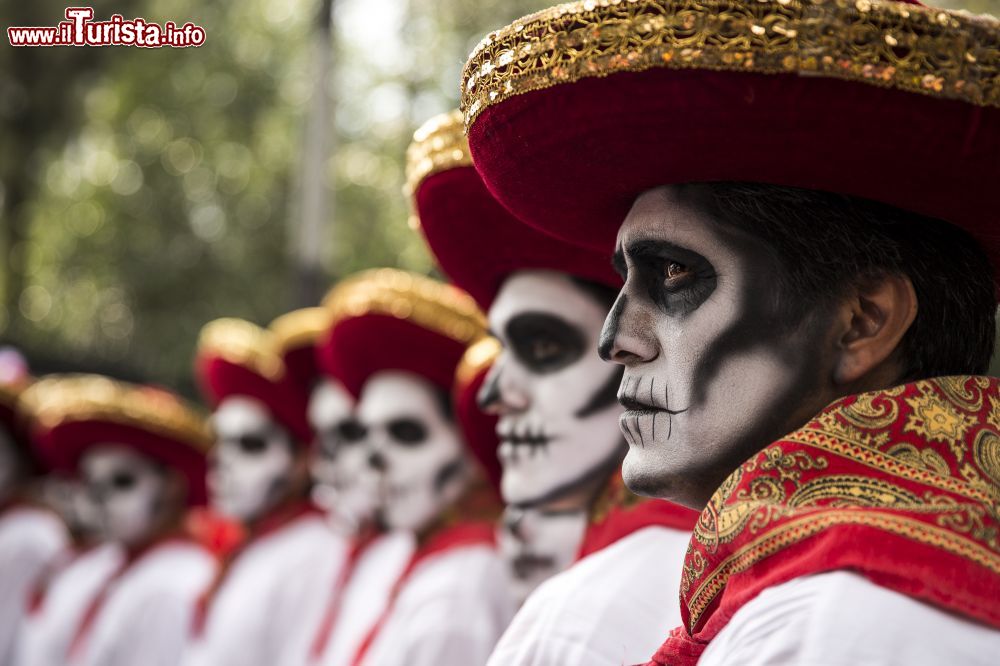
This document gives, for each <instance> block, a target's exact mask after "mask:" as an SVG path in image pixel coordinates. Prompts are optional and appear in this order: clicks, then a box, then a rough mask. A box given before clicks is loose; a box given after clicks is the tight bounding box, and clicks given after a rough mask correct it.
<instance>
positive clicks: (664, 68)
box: [461, 0, 1000, 263]
mask: <svg viewBox="0 0 1000 666" xmlns="http://www.w3.org/2000/svg"><path fill="white" fill-rule="evenodd" d="M461 96H462V111H463V114H464V119H465V123H466V128H467V135H468V139H469V144H470V152H471V155H472V159H473V161H474V163H475V165H476V168H477V170H478V171H479V172H480V174H481V175H482V177H483V179H484V181H485V182H486V184H487V186H488V187H489V189H490V191H491V192H492V193H493V194H494V195H495V196H496V197H497V199H498V200H500V202H501V203H502V204H503V205H504V206H505V207H506V208H507V209H509V210H510V211H511V212H513V213H514V214H515V215H517V216H518V217H519V218H520V219H522V220H524V221H525V222H527V223H529V224H531V225H532V226H535V227H537V228H539V229H541V230H543V231H546V232H548V233H550V234H552V235H555V236H557V237H559V238H562V239H564V240H568V241H571V242H575V243H578V244H581V245H585V246H588V247H593V248H595V249H598V250H601V251H607V250H608V249H609V247H611V246H613V243H614V237H615V235H616V233H617V229H618V226H619V225H620V223H621V220H622V219H623V217H624V215H625V214H626V213H627V211H628V208H629V206H630V205H631V204H632V203H633V201H634V200H635V198H636V196H637V195H638V194H640V193H641V192H643V191H645V190H648V189H651V188H653V187H656V186H658V185H669V184H677V183H684V182H705V181H721V180H729V181H755V182H764V183H770V184H775V185H783V186H789V187H803V188H808V189H815V190H824V191H830V192H838V193H842V194H848V195H852V196H857V197H864V198H869V199H873V200H877V201H882V202H884V203H887V204H889V205H893V206H896V207H900V208H904V209H907V210H912V211H914V212H917V213H921V214H923V215H928V216H931V217H937V218H941V219H944V220H947V221H950V222H953V223H955V224H957V225H959V226H962V227H963V228H965V229H967V230H968V231H969V232H970V233H972V234H973V236H975V237H976V238H977V239H978V240H979V241H980V242H981V243H982V244H983V245H984V246H985V247H986V249H987V250H988V252H990V254H991V256H992V257H993V258H994V263H997V262H996V259H997V257H998V256H1000V240H998V236H1000V234H997V233H996V231H995V226H996V222H997V218H998V212H997V207H996V205H995V200H994V198H993V194H992V191H993V190H994V189H995V184H996V183H997V182H1000V158H998V155H1000V23H998V21H997V20H996V19H994V18H992V17H988V16H973V15H971V14H968V13H965V12H959V11H947V10H939V9H932V8H928V7H923V6H920V5H916V4H909V3H902V2H892V1H889V0H881V1H880V0H854V1H847V0H604V1H601V2H598V1H596V0H588V1H586V2H576V3H570V4H565V5H559V6H557V7H553V8H551V9H547V10H544V11H541V12H538V13H535V14H532V15H530V16H527V17H525V18H522V19H519V20H518V21H515V22H514V23H513V24H511V25H509V26H507V27H505V28H503V29H501V30H498V31H496V32H494V33H490V34H489V35H487V37H486V38H485V39H483V40H482V42H481V43H480V44H479V45H478V46H477V47H476V49H475V50H474V51H473V53H472V55H471V56H470V58H469V60H468V62H467V64H466V66H465V69H464V71H463V78H462V89H461Z"/></svg>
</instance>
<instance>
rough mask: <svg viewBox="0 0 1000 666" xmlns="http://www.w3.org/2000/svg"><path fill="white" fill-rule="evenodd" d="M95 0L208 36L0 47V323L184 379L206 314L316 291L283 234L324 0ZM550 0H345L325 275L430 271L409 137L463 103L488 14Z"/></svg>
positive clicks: (41, 357)
mask: <svg viewBox="0 0 1000 666" xmlns="http://www.w3.org/2000/svg"><path fill="white" fill-rule="evenodd" d="M4 4H5V6H4V7H3V8H2V9H0V23H2V25H3V27H7V26H11V25H14V26H23V25H27V26H31V25H42V26H45V25H55V24H56V23H57V22H58V21H59V20H60V19H62V12H63V9H64V8H65V6H66V4H62V3H57V2H53V1H52V0H45V1H44V2H35V3H19V4H18V3H4ZM70 4H72V3H70ZM91 4H93V5H94V7H95V18H96V19H107V18H108V17H110V15H111V14H112V13H121V14H123V15H124V16H125V17H126V18H132V17H136V16H140V17H143V18H145V19H147V20H149V21H153V22H157V23H161V24H162V23H163V22H165V21H168V20H173V21H175V22H177V23H178V24H182V23H183V22H185V21H188V20H190V21H192V22H194V23H196V24H198V25H201V26H202V27H204V28H205V29H206V31H207V35H208V38H207V41H206V43H205V44H204V46H202V47H200V48H197V49H176V50H174V49H152V50H145V49H135V48H124V47H121V48H99V49H97V48H56V49H14V48H11V47H10V46H9V45H8V44H6V43H5V44H4V45H3V47H2V48H0V136H2V137H3V143H2V144H0V185H2V189H0V199H2V208H0V215H2V227H0V229H2V233H0V257H3V261H2V262H0V266H2V270H0V293H2V294H3V299H2V301H0V338H2V339H3V340H4V341H5V342H11V343H13V344H15V345H17V346H19V347H21V348H22V349H24V350H25V351H26V352H27V353H28V354H29V358H31V360H32V362H33V364H34V365H35V367H36V369H38V370H41V371H46V370H54V369H55V370H68V369H80V370H96V371H105V372H111V373H113V374H117V375H120V376H125V377H126V378H131V379H136V380H144V381H154V382H159V383H163V384H166V385H169V386H173V387H175V388H179V389H181V390H183V391H184V392H187V393H190V392H191V390H192V385H191V380H190V364H191V355H192V350H193V347H194V344H195V341H196V338H197V334H198V331H199V329H200V327H201V326H202V324H204V323H205V322H206V321H208V320H210V319H213V318H215V317H219V316H241V317H246V318H248V319H251V320H254V321H257V322H258V323H261V324H265V323H267V322H268V321H269V320H270V319H271V318H273V317H274V316H277V315H278V314H281V313H282V312H284V311H286V310H288V309H290V308H292V307H295V306H299V305H306V304H307V303H301V302H297V299H301V296H300V293H301V290H299V289H297V285H296V284H295V280H296V276H297V273H296V270H295V268H296V266H295V257H294V256H292V254H291V252H290V251H289V247H290V245H291V242H290V241H291V234H292V233H293V229H294V226H295V223H296V222H295V216H296V199H295V197H296V193H297V181H298V177H299V174H298V169H299V168H300V165H301V157H300V156H301V154H302V147H303V142H304V141H305V140H306V139H305V137H304V121H305V115H306V111H307V107H308V104H309V101H310V97H311V95H312V92H313V89H314V77H315V75H314V72H315V68H316V62H315V56H316V52H315V48H314V45H315V44H314V36H315V34H316V32H317V28H318V25H319V24H320V20H319V19H320V16H319V14H320V11H321V5H320V2H319V1H318V0H245V1H243V2H238V3H234V2H218V1H216V2H205V1H195V0H118V1H116V2H110V1H101V0H97V1H95V2H94V3H91ZM540 6H541V5H540V4H539V3H538V2H537V0H536V1H535V2H526V1H523V0H522V1H520V2H518V1H515V2H500V1H498V0H481V1H477V2H474V3H473V2H466V1H461V0H433V1H431V0H409V1H407V0H338V1H337V2H336V3H335V11H334V35H335V37H334V47H333V48H334V58H333V71H332V76H331V88H332V91H331V92H332V96H333V104H334V108H335V113H334V117H333V118H330V120H329V122H330V123H331V124H332V126H333V132H334V135H335V139H334V141H333V144H334V145H333V150H332V153H331V155H330V158H329V160H328V161H327V164H326V165H325V169H326V173H325V174H324V176H325V182H326V184H327V186H328V188H329V190H330V192H331V196H332V198H333V200H334V201H335V204H334V207H333V211H334V212H333V215H332V219H331V223H330V228H329V229H328V231H329V233H328V234H327V236H328V242H329V247H327V248H324V249H325V251H326V256H327V257H328V261H327V273H328V274H327V276H326V278H327V281H328V282H329V283H332V282H333V281H334V280H335V279H336V278H337V277H338V276H342V275H344V274H347V273H350V272H353V271H355V270H359V269H362V268H367V267H371V266H378V265H395V266H402V267H405V268H410V269H413V270H418V271H422V272H429V271H431V270H432V266H431V262H430V259H429V257H428V256H427V253H426V251H425V250H424V248H423V247H422V244H421V242H420V240H419V239H418V237H417V236H416V235H415V234H414V233H413V232H412V231H411V230H410V229H408V227H407V217H408V213H409V210H408V202H407V201H406V200H405V199H404V197H403V195H402V184H403V158H404V153H405V149H406V146H407V144H408V142H409V140H410V137H411V135H412V132H413V130H414V129H415V128H416V126H418V125H419V124H420V123H422V122H423V121H424V120H426V119H427V118H428V117H430V116H431V115H433V114H435V113H438V112H441V111H444V110H447V109H448V108H450V107H452V106H454V105H455V104H456V103H457V98H458V75H459V71H460V68H461V66H462V64H463V62H464V60H465V57H466V55H467V54H468V52H469V51H470V50H471V48H472V46H474V44H475V43H476V41H477V40H478V39H479V38H480V37H481V36H482V34H484V33H485V32H487V31H488V30H489V29H492V28H495V27H499V26H501V25H503V24H505V23H507V22H509V21H510V20H511V19H513V18H515V17H516V16H519V15H521V14H524V13H527V12H528V11H533V10H534V9H537V8H539V7H540ZM315 296H316V297H317V298H318V294H317V295H315Z"/></svg>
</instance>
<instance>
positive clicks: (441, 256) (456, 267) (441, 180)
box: [406, 110, 621, 310]
mask: <svg viewBox="0 0 1000 666" xmlns="http://www.w3.org/2000/svg"><path fill="white" fill-rule="evenodd" d="M406 156H407V169H406V170H407V185H406V190H407V193H408V194H409V195H410V196H411V199H412V203H413V206H414V208H415V211H416V218H415V220H414V223H415V224H416V225H419V228H420V230H421V231H422V233H423V235H424V238H425V239H426V240H427V244H428V246H429V247H430V250H431V252H432V253H433V254H434V257H435V258H436V259H437V262H438V264H439V265H440V267H441V270H442V271H443V272H444V273H445V275H447V276H448V277H449V278H450V279H451V281H452V282H454V283H455V284H456V285H458V286H460V287H462V288H463V289H465V290H466V291H468V292H469V293H470V294H471V295H472V297H473V298H475V299H476V302H477V303H478V304H479V306H480V307H481V308H483V310H488V309H489V307H490V305H491V304H492V303H493V299H494V298H495V297H496V294H497V291H498V290H499V289H500V286H501V285H502V284H503V281H504V280H505V279H506V278H507V277H508V276H509V275H510V274H511V273H513V272H515V271H519V270H528V269H544V270H552V271H558V272H560V273H566V274H569V275H572V276H575V277H578V278H583V279H585V280H589V281H592V282H597V283H600V284H604V285H608V286H613V287H620V286H621V278H619V277H618V275H617V274H616V273H615V272H614V270H613V269H612V266H611V254H610V252H608V253H604V254H602V253H601V252H597V251H595V250H588V249H583V248H580V247H577V246H574V245H572V244H569V243H566V242H563V241H559V240H557V239H555V238H553V237H550V236H548V235H546V234H544V233H542V232H539V231H537V230H536V229H534V228H532V227H529V226H528V225H526V224H524V223H523V222H521V221H520V220H518V219H517V218H515V217H514V216H513V215H512V214H511V213H510V212H508V211H507V209H505V208H504V207H503V206H501V205H500V204H499V203H497V201H496V199H494V198H493V195H492V194H490V192H489V190H487V189H486V186H485V185H484V184H483V181H482V178H481V177H480V176H479V173H478V172H477V171H476V169H475V167H474V166H473V164H472V157H471V156H470V154H469V143H468V141H467V139H466V138H465V134H464V128H463V125H462V114H461V113H460V112H459V111H457V110H456V111H452V112H451V113H446V114H442V115H440V116H437V117H435V118H432V119H431V120H429V121H428V122H426V123H425V124H424V125H423V126H422V127H421V128H420V129H419V130H417V131H416V133H415V134H414V136H413V142H412V143H411V144H410V147H409V149H408V150H407V153H406Z"/></svg>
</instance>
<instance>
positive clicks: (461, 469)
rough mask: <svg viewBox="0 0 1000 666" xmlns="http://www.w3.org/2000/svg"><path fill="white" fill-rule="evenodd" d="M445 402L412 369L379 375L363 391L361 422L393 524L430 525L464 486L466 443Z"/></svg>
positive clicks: (386, 517)
mask: <svg viewBox="0 0 1000 666" xmlns="http://www.w3.org/2000/svg"><path fill="white" fill-rule="evenodd" d="M441 400H442V397H441V396H440V395H439V390H438V389H437V388H436V387H435V386H434V385H432V384H431V383H430V382H428V381H426V380H425V379H423V378H421V377H418V376H417V375H414V374H411V373H408V372H397V371H383V372H379V373H376V374H375V375H373V376H372V377H371V378H370V379H369V380H368V382H367V383H366V384H365V386H364V389H363V390H362V392H361V399H360V400H359V401H358V420H359V421H360V422H361V424H362V425H363V427H364V428H365V429H366V431H367V433H366V436H365V447H366V449H367V450H368V452H369V458H368V462H369V466H370V467H371V469H373V470H374V471H375V472H377V473H378V475H379V484H380V489H381V494H382V502H383V518H384V520H385V522H386V524H387V525H388V526H389V527H392V528H398V529H408V530H419V529H421V528H423V527H426V526H427V525H428V524H429V523H430V522H431V521H432V520H433V519H434V518H435V517H436V516H437V515H438V514H439V513H440V512H441V511H442V510H443V509H444V508H445V507H447V506H448V505H449V504H451V503H452V502H454V501H455V500H456V499H458V496H459V495H460V494H461V492H462V490H463V489H464V488H465V485H466V482H467V480H468V474H469V465H468V460H467V459H466V454H465V446H464V444H463V443H462V440H461V436H460V435H459V432H458V428H457V427H456V425H455V423H454V421H452V420H450V419H448V418H446V416H445V414H444V413H443V408H442V404H441Z"/></svg>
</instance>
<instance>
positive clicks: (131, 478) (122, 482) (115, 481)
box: [110, 472, 136, 491]
mask: <svg viewBox="0 0 1000 666" xmlns="http://www.w3.org/2000/svg"><path fill="white" fill-rule="evenodd" d="M135 484H136V478H135V475H134V474H130V473H129V472H118V473H116V474H114V475H113V476H112V477H111V483H110V485H111V487H112V488H114V489H115V490H119V491H121V490H131V489H132V487H133V486H135Z"/></svg>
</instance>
